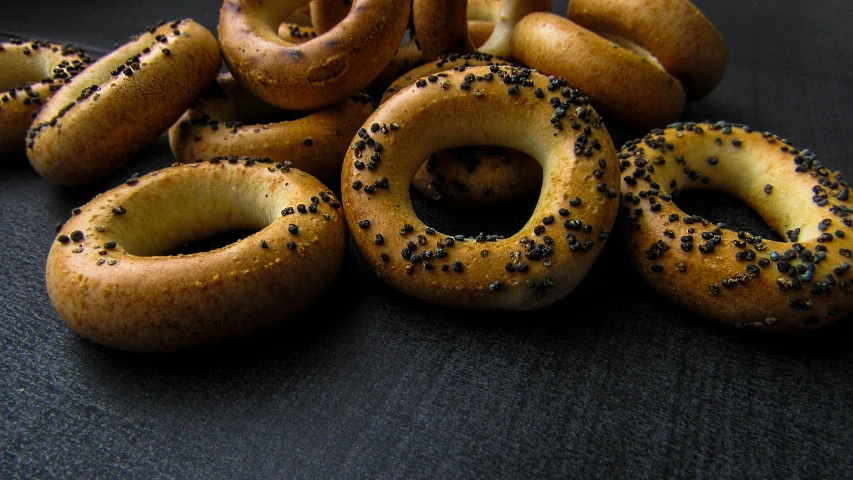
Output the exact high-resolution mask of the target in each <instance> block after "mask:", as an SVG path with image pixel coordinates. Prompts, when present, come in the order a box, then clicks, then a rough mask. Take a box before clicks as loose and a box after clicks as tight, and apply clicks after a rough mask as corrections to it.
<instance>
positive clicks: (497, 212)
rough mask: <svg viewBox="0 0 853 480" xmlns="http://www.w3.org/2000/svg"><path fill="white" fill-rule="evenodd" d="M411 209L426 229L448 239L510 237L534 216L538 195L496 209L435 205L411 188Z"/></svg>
mask: <svg viewBox="0 0 853 480" xmlns="http://www.w3.org/2000/svg"><path fill="white" fill-rule="evenodd" d="M410 195H411V197H412V207H414V209H415V214H416V215H417V216H418V218H420V219H421V220H422V221H423V222H424V223H425V224H426V225H428V226H430V227H432V228H434V229H436V230H438V231H439V232H442V233H445V234H448V235H464V236H465V237H476V236H477V235H479V234H480V233H485V234H487V235H503V236H504V237H510V236H512V235H515V233H516V232H518V231H519V230H521V229H522V227H524V225H525V224H526V223H527V220H528V219H529V218H530V217H531V216H532V215H533V211H534V209H535V208H536V202H537V200H539V197H538V195H525V196H522V197H520V198H518V199H516V200H513V201H511V202H507V203H502V204H499V205H483V206H480V205H477V206H473V205H457V204H451V203H445V202H441V201H435V200H434V199H432V198H429V197H427V196H425V195H424V194H422V193H421V192H419V191H418V190H417V189H415V188H412V189H411V192H410Z"/></svg>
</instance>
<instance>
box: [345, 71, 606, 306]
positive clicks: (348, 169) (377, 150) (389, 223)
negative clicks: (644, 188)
mask: <svg viewBox="0 0 853 480" xmlns="http://www.w3.org/2000/svg"><path fill="white" fill-rule="evenodd" d="M460 70H461V69H460ZM548 84H549V80H548V77H545V76H543V75H541V74H539V73H537V72H534V71H531V70H529V69H526V68H515V67H506V66H497V65H492V66H490V67H471V68H465V69H464V70H462V71H459V70H451V71H448V72H444V73H441V74H439V75H436V79H435V81H427V82H424V83H418V84H416V85H414V86H411V87H408V88H406V89H405V90H403V91H401V92H400V93H398V94H396V95H394V96H393V97H391V98H390V99H389V100H388V101H386V102H385V103H384V104H382V105H381V106H380V107H379V108H378V109H377V110H376V112H374V114H373V115H372V116H371V117H370V118H369V119H368V120H367V122H366V123H365V127H364V129H362V130H360V131H359V132H358V135H357V136H356V138H355V139H354V142H353V145H352V147H351V149H350V151H349V153H348V154H347V157H346V160H345V162H344V169H343V172H342V180H341V181H342V185H343V186H344V188H343V189H342V190H343V192H342V198H343V201H344V212H345V214H346V218H347V223H348V224H349V226H350V230H351V232H352V237H353V239H354V240H355V244H356V246H357V247H358V249H359V250H360V251H361V253H362V255H363V256H364V258H365V259H366V261H367V263H368V264H370V265H371V266H372V267H373V269H374V271H375V272H376V273H377V275H379V276H380V277H382V278H383V279H384V280H385V281H386V282H388V283H389V284H390V285H391V286H392V287H394V288H396V289H398V290H400V291H402V292H404V293H406V294H408V295H411V296H413V297H415V298H418V299H421V300H424V301H428V302H433V303H437V304H441V305H446V306H451V307H458V308H495V309H513V310H529V309H534V308H538V307H543V306H545V305H548V304H551V303H553V302H555V301H557V300H559V299H560V298H563V297H564V296H565V295H566V294H568V293H569V292H571V291H572V289H574V287H575V286H576V285H577V284H578V283H579V282H580V281H581V279H582V278H583V276H584V275H585V274H586V272H587V270H588V269H589V267H590V266H591V265H592V263H593V261H594V260H595V257H596V256H597V254H598V253H599V252H600V250H601V248H602V246H603V245H604V243H605V240H606V239H607V237H608V236H609V233H610V228H611V227H612V225H613V222H614V219H615V216H616V211H617V208H618V203H619V201H618V196H619V193H618V184H619V178H618V172H617V168H616V167H617V165H616V156H615V155H616V152H615V150H614V148H613V145H612V142H611V140H610V136H609V135H608V133H607V130H606V128H604V125H603V124H602V123H601V119H600V117H599V116H598V114H597V113H596V112H595V110H594V109H593V108H592V107H590V106H589V105H588V100H587V99H586V98H585V97H583V96H581V95H580V94H579V93H578V92H577V91H571V92H566V93H567V94H568V95H567V96H565V97H562V96H560V94H559V93H558V94H557V95H556V96H553V95H549V94H546V93H545V92H546V91H547V86H548ZM549 96H553V98H554V100H550V99H549V98H548V97H549ZM573 122H574V123H577V124H578V125H577V127H578V128H577V129H574V128H573V126H572V124H573ZM471 144H487V145H489V144H492V145H500V146H506V147H510V148H513V149H516V150H520V151H522V152H525V153H527V154H529V155H531V156H532V157H534V158H536V159H537V160H538V161H539V162H540V164H541V165H542V169H543V178H544V179H545V180H544V182H543V185H542V190H541V194H540V197H539V202H538V203H537V205H536V209H535V210H534V212H533V215H532V218H531V219H530V220H528V221H527V223H526V225H525V226H524V227H523V228H522V229H521V230H520V231H519V232H517V233H516V234H514V235H512V236H511V237H509V238H503V237H499V236H496V235H481V236H478V238H477V239H465V238H463V237H461V236H459V237H452V236H449V235H446V234H444V233H440V232H438V231H436V230H435V229H434V228H432V227H429V226H427V225H425V224H424V223H423V222H422V221H421V220H420V219H418V218H417V216H416V215H415V212H414V210H413V208H412V202H411V198H410V197H409V184H410V182H411V178H412V177H413V176H414V174H415V172H416V171H417V169H418V168H419V167H420V166H421V165H422V164H423V160H424V158H426V156H427V155H429V154H430V153H432V152H434V151H435V150H438V149H443V148H450V147H456V146H461V145H471ZM374 157H375V158H374ZM368 158H370V159H372V161H374V162H376V166H375V168H374V169H372V170H370V169H366V168H364V162H365V161H366V159H368ZM401 257H402V258H401Z"/></svg>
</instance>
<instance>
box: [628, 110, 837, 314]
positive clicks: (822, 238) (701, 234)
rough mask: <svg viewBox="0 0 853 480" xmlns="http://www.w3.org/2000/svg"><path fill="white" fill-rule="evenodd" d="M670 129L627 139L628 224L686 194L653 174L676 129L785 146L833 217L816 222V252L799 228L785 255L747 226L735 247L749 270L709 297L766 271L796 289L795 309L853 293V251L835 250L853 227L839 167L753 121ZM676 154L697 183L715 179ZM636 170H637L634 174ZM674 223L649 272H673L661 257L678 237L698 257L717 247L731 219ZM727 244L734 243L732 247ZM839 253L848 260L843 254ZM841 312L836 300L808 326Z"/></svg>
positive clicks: (721, 140) (790, 234)
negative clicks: (755, 137)
mask: <svg viewBox="0 0 853 480" xmlns="http://www.w3.org/2000/svg"><path fill="white" fill-rule="evenodd" d="M668 128H669V129H671V132H665V131H664V130H660V129H658V130H654V131H652V132H651V133H650V134H649V135H647V136H646V137H644V138H643V139H639V140H635V141H632V142H629V143H627V144H626V145H625V146H624V147H623V148H622V150H621V152H620V153H619V155H618V157H619V159H620V170H621V171H622V172H623V173H625V172H630V173H629V174H627V175H625V176H624V177H623V181H624V183H625V188H626V190H628V191H627V192H626V193H625V195H624V202H625V204H626V205H625V206H623V212H624V213H625V215H626V217H627V222H628V226H629V228H633V229H638V228H641V217H642V216H643V215H644V212H645V211H646V209H648V210H649V211H651V212H657V211H660V210H661V202H671V201H672V199H673V197H675V196H677V195H678V194H679V193H680V190H679V186H678V185H677V182H676V181H675V180H673V181H671V182H670V184H668V185H664V186H661V185H659V184H658V183H657V182H655V180H654V179H653V176H652V175H653V174H654V172H655V166H660V165H663V164H664V163H665V162H666V161H667V159H666V158H665V156H664V155H667V157H671V156H672V154H674V153H676V152H675V151H674V150H675V146H674V145H673V143H672V142H669V141H667V138H666V135H667V134H669V135H672V134H674V135H675V136H676V137H677V138H683V137H684V136H685V135H717V136H716V137H715V138H714V143H715V144H716V145H719V146H725V145H731V146H732V147H734V148H740V147H741V146H742V145H743V139H742V138H737V137H736V136H735V135H737V134H744V135H760V136H761V138H762V139H763V140H764V141H766V142H767V143H769V144H771V145H778V146H779V148H780V151H782V152H785V153H787V154H789V155H790V156H791V166H792V170H793V171H794V173H796V174H800V175H808V176H809V177H810V178H811V179H813V180H814V181H815V185H814V186H813V187H812V192H813V193H814V195H813V197H812V201H813V202H814V203H815V205H817V206H818V207H821V208H824V209H826V211H827V217H826V218H823V219H822V220H821V221H820V223H819V224H818V225H817V229H818V230H819V231H820V232H823V233H821V234H820V235H819V236H818V238H817V240H816V243H817V245H816V246H815V247H814V248H813V249H809V248H806V246H804V245H803V244H801V243H798V240H799V235H800V229H799V228H795V229H791V230H788V231H786V232H785V236H786V237H787V239H788V240H789V243H790V248H789V249H786V250H785V251H783V252H778V251H770V250H769V249H768V245H767V244H766V243H765V242H764V239H763V238H762V237H761V236H758V235H752V234H750V233H749V232H746V231H740V232H737V239H735V240H732V241H731V244H732V246H733V247H734V248H735V252H734V259H735V260H736V261H737V262H738V263H739V264H742V265H743V270H741V271H737V272H735V273H734V274H732V275H731V276H726V277H724V278H720V279H719V280H718V281H716V282H714V283H712V284H711V285H710V286H709V287H708V294H709V295H711V296H719V295H721V294H722V292H723V291H724V289H732V288H735V287H737V286H738V285H743V284H746V283H749V281H750V279H752V278H755V277H758V276H759V275H762V274H763V275H774V276H777V277H778V278H777V280H776V286H777V287H778V289H780V290H785V291H790V292H791V296H790V301H789V305H788V306H789V307H790V308H792V309H795V310H811V309H812V308H813V307H814V306H815V305H814V302H813V298H814V297H818V296H820V295H823V294H828V293H831V292H832V291H833V290H834V289H836V288H839V289H841V291H843V292H844V293H848V294H849V293H853V281H850V280H847V279H846V278H843V277H844V276H845V274H846V273H847V271H848V270H849V269H850V263H849V262H850V260H849V259H850V257H851V256H853V251H851V250H850V249H848V248H843V247H842V248H838V249H837V250H836V249H835V248H832V242H833V239H843V238H845V237H846V235H847V233H846V232H845V230H846V229H847V228H850V227H851V226H853V219H851V213H853V210H851V209H850V207H848V206H847V205H845V204H843V203H841V202H845V201H847V200H848V199H849V193H850V190H849V186H848V184H847V182H846V180H845V178H844V176H843V175H842V174H841V173H840V172H834V173H830V172H829V170H827V169H826V168H825V167H824V166H823V165H822V164H821V162H820V160H818V159H817V157H816V156H815V154H814V153H812V152H811V151H809V150H798V149H796V148H794V147H793V146H792V145H791V143H790V142H789V141H787V140H785V139H782V138H779V137H777V136H775V135H773V134H770V133H759V132H755V131H754V130H753V129H751V128H750V127H748V126H744V125H739V124H730V123H726V122H717V123H714V124H710V123H709V124H695V123H676V124H673V125H670V126H669V127H668ZM669 152H671V153H669ZM674 158H675V161H676V163H678V164H679V166H680V167H681V168H682V169H683V172H684V173H685V174H686V175H687V178H688V179H689V180H690V181H694V182H701V183H704V184H707V183H710V180H709V178H708V177H707V176H705V175H703V174H702V173H701V172H698V171H696V170H694V169H693V168H692V167H690V166H689V165H688V162H687V160H686V159H685V158H684V157H683V156H681V155H675V156H674ZM718 162H719V160H718V159H717V158H716V157H709V158H708V159H707V164H708V165H709V167H708V168H714V166H716V165H717V163H718ZM632 167H633V171H631V168H632ZM640 182H643V183H644V184H645V185H647V186H648V189H646V190H642V189H640V190H639V191H637V192H636V193H635V191H636V190H638V188H639V187H638V185H640ZM763 192H764V194H766V195H772V194H775V193H776V190H775V189H774V188H773V185H771V184H767V185H765V186H764V187H763ZM667 220H668V223H669V225H670V226H669V227H668V228H666V229H665V230H664V231H663V232H662V234H663V236H664V237H665V238H661V240H658V241H656V242H655V243H653V244H651V245H649V246H648V249H647V250H646V259H647V260H648V261H649V262H651V267H650V269H651V271H653V272H663V271H665V270H666V268H667V267H666V266H665V262H664V261H662V260H661V259H662V258H663V259H665V258H666V256H667V255H669V254H666V253H665V252H666V251H667V250H669V249H670V248H671V246H670V245H671V244H672V243H674V242H679V247H680V249H681V250H682V251H684V252H693V251H696V252H698V254H699V255H702V254H709V253H711V252H714V249H715V247H717V246H718V245H720V244H721V242H723V240H722V238H723V235H724V233H723V230H722V229H723V228H724V224H717V225H712V224H711V223H710V222H708V221H707V220H705V219H702V218H701V217H699V216H697V215H692V216H687V215H684V216H681V217H680V216H679V215H678V214H674V213H673V214H670V215H669V216H668V217H667ZM839 224H840V225H839ZM723 246H726V247H727V245H725V244H724V245H723ZM835 254H837V255H838V256H840V257H842V258H838V256H836V255H835ZM827 262H828V264H829V265H830V269H829V270H830V273H825V274H824V275H823V276H822V277H821V276H820V275H819V274H818V273H817V271H818V265H820V264H821V263H825V264H826V263H827ZM675 267H676V270H677V271H678V272H681V273H684V272H686V271H687V269H686V267H685V266H684V263H683V262H677V263H676V264H675ZM821 270H826V269H824V268H822V269H821ZM840 312H841V309H840V307H838V306H835V305H831V306H829V307H828V308H827V310H826V311H825V312H816V313H817V314H816V315H812V316H809V317H807V318H805V319H804V320H803V323H804V324H812V323H818V322H820V319H821V317H822V316H823V315H824V314H826V315H829V316H834V315H838V314H840ZM777 322H778V320H777V319H775V318H769V319H767V320H765V321H764V322H759V323H758V324H755V325H752V324H751V325H750V326H756V327H767V326H771V325H774V324H776V323H777ZM738 326H741V327H743V326H746V325H738Z"/></svg>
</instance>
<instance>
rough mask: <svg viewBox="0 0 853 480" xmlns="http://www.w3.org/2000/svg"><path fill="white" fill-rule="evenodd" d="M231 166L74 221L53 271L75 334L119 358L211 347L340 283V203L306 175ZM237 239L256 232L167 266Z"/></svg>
mask: <svg viewBox="0 0 853 480" xmlns="http://www.w3.org/2000/svg"><path fill="white" fill-rule="evenodd" d="M232 161H233V163H231V162H230V161H222V162H216V163H199V164H192V165H180V166H175V167H172V168H167V169H165V170H161V171H158V172H154V173H151V174H148V175H145V176H143V177H139V178H133V179H131V180H130V181H128V182H127V184H126V185H122V186H120V187H118V188H115V189H113V190H110V191H109V192H106V193H104V194H101V195H99V196H97V197H95V198H94V199H93V200H92V201H91V202H90V203H89V204H87V205H85V206H83V207H82V208H80V209H79V210H75V211H74V212H75V214H74V216H72V217H71V219H70V220H69V221H68V222H67V223H66V224H65V225H64V227H63V228H62V231H61V232H60V235H59V236H58V237H57V239H56V241H55V242H54V244H53V247H52V248H51V250H50V254H49V256H48V260H47V272H46V275H47V289H48V294H49V296H50V300H51V302H52V303H53V306H54V308H55V309H56V311H57V313H58V314H59V316H60V317H61V318H62V319H63V320H65V322H66V323H67V324H68V325H69V326H70V327H71V329H72V330H74V331H75V332H77V333H78V334H80V335H81V336H83V337H85V338H88V339H90V340H92V341H94V342H97V343H100V344H102V345H106V346H108V347H112V348H118V349H121V350H133V351H153V350H174V349H178V348H183V347H190V346H198V345H205V344H211V343H215V342H219V341H223V340H227V339H230V338H233V337H236V336H242V335H246V334H248V333H251V332H252V331H255V330H257V329H259V328H262V327H265V326H267V325H270V324H273V323H275V322H278V321H281V320H284V319H286V318H288V317H290V316H293V315H294V314H295V313H297V312H298V311H299V310H301V309H302V308H303V307H305V305H306V304H308V303H309V302H310V301H311V300H312V299H313V298H315V297H316V296H317V295H318V294H320V293H321V292H322V291H323V290H324V289H325V288H326V287H327V286H328V285H329V284H330V283H331V282H332V280H333V278H334V277H335V275H336V273H337V271H338V268H339V266H340V265H341V262H342V260H343V257H344V250H345V245H346V228H345V225H344V220H343V214H342V212H341V210H340V203H338V201H337V200H336V199H335V197H334V195H332V193H331V192H330V191H329V190H328V189H326V187H325V186H324V185H323V184H322V183H320V182H319V181H317V180H316V179H315V178H313V177H311V176H310V175H308V174H306V173H304V172H300V171H298V170H295V169H288V168H287V167H283V168H277V167H275V166H272V165H270V164H262V163H253V162H248V163H243V162H239V163H238V161H237V159H236V158H234V159H233V160H232ZM235 229H246V230H257V233H255V234H253V235H250V236H249V237H246V238H244V239H242V240H239V241H237V242H236V243H232V244H230V245H227V246H225V247H223V248H219V249H216V250H212V251H207V252H201V253H194V254H189V255H172V256H169V255H168V252H170V251H173V250H174V249H175V248H178V247H180V246H183V245H185V244H186V243H188V242H191V241H194V240H199V239H202V238H205V237H208V236H210V235H213V234H215V233H219V232H224V231H229V230H235Z"/></svg>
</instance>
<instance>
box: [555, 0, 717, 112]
mask: <svg viewBox="0 0 853 480" xmlns="http://www.w3.org/2000/svg"><path fill="white" fill-rule="evenodd" d="M568 17H569V20H571V21H573V22H575V23H576V24H578V25H580V26H582V27H584V28H587V29H589V30H592V31H594V32H598V33H599V34H600V35H602V36H605V37H607V38H609V39H611V40H613V41H614V42H616V43H619V44H620V45H627V44H635V45H637V46H639V47H640V48H642V49H644V50H646V51H648V52H650V54H651V55H653V56H654V58H655V59H656V61H658V62H659V63H660V65H661V66H662V67H663V68H664V70H666V71H667V72H669V74H670V75H672V76H674V77H675V78H677V79H678V80H679V81H680V82H681V85H682V86H683V87H684V90H685V91H686V92H687V95H688V97H690V98H702V97H704V96H705V95H707V94H709V93H711V91H712V90H713V89H714V88H715V87H716V86H717V85H718V84H719V83H720V80H722V78H723V74H724V73H725V72H726V63H727V61H728V56H727V54H726V44H725V42H724V41H723V37H722V36H720V33H719V32H717V29H715V28H714V26H713V25H712V24H711V22H709V21H708V19H707V18H705V16H704V15H702V12H700V11H699V9H698V8H696V7H695V6H694V5H693V4H692V3H690V2H689V1H688V0H666V1H661V0H643V1H637V0H572V1H571V2H570V3H569V10H568Z"/></svg>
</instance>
